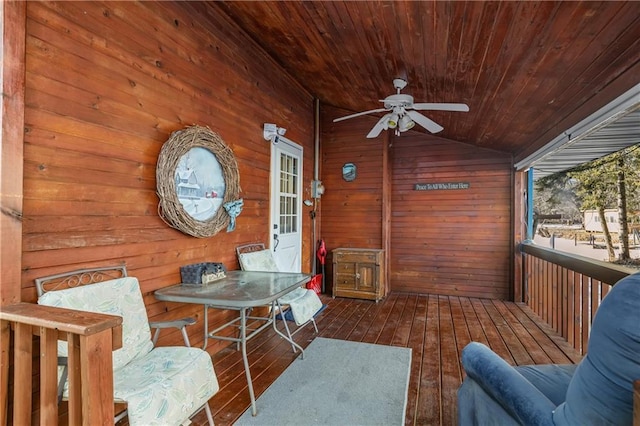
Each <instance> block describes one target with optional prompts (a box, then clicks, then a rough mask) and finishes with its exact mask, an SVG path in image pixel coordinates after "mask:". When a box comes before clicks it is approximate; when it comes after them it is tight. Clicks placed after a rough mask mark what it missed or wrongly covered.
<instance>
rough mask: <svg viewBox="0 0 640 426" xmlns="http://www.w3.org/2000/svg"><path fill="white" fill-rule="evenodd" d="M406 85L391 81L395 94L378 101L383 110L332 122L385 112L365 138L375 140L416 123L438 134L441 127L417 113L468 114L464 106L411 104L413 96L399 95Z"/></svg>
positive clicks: (366, 112)
mask: <svg viewBox="0 0 640 426" xmlns="http://www.w3.org/2000/svg"><path fill="white" fill-rule="evenodd" d="M406 85H407V82H406V80H404V79H402V78H396V79H394V80H393V87H395V88H396V91H397V92H396V94H395V95H390V96H387V97H386V98H384V99H380V102H383V103H384V108H378V109H372V110H369V111H363V112H358V113H355V114H351V115H347V116H344V117H340V118H336V119H335V120H333V121H334V122H337V121H342V120H348V119H350V118H354V117H359V116H361V115H366V114H372V113H376V112H383V111H386V112H387V113H386V114H385V115H384V116H383V117H382V118H381V119H380V120H379V121H378V122H377V123H376V125H375V126H373V128H372V129H371V131H370V132H369V134H368V135H367V138H375V137H377V136H378V135H379V134H380V132H382V131H383V130H388V129H395V132H396V135H400V132H406V131H407V130H409V129H411V128H412V127H413V126H415V125H416V123H418V124H419V125H421V126H422V127H424V128H425V129H427V130H428V131H430V132H431V133H438V132H439V131H441V130H442V129H443V127H442V126H441V125H439V124H438V123H436V122H435V121H433V120H431V119H430V118H427V117H425V116H424V115H423V114H421V113H419V112H418V111H426V110H438V111H461V112H468V111H469V107H468V106H467V105H466V104H447V103H417V104H414V103H413V96H411V95H405V94H402V93H400V91H401V90H402V89H404V88H405V86H406Z"/></svg>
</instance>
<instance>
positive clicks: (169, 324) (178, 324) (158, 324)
mask: <svg viewBox="0 0 640 426" xmlns="http://www.w3.org/2000/svg"><path fill="white" fill-rule="evenodd" d="M195 323H196V320H195V319H193V318H190V317H188V318H181V319H178V320H173V321H151V322H149V327H151V328H178V329H180V328H182V327H186V326H187V325H193V324H195Z"/></svg>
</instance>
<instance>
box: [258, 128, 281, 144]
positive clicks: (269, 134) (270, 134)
mask: <svg viewBox="0 0 640 426" xmlns="http://www.w3.org/2000/svg"><path fill="white" fill-rule="evenodd" d="M285 133H287V129H285V128H284V127H278V126H276V125H275V124H272V123H264V128H263V130H262V136H263V137H264V139H265V140H268V141H271V142H272V143H274V144H276V143H278V142H279V140H278V138H279V137H280V136H284V134H285Z"/></svg>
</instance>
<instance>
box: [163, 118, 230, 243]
mask: <svg viewBox="0 0 640 426" xmlns="http://www.w3.org/2000/svg"><path fill="white" fill-rule="evenodd" d="M156 181H157V192H158V198H160V203H159V204H158V214H159V215H160V218H162V220H163V221H164V222H165V223H166V224H167V225H169V226H171V227H172V228H175V229H177V230H179V231H181V232H184V233H185V234H188V235H191V236H194V237H198V238H206V237H211V236H213V235H215V234H217V233H218V232H219V231H220V230H221V229H222V228H224V227H225V226H227V225H229V223H230V221H231V222H232V225H235V216H237V214H239V210H238V208H240V209H241V207H242V200H238V194H239V192H240V176H239V173H238V164H237V163H236V159H235V157H234V155H233V151H231V149H230V148H229V147H228V146H227V145H226V144H225V143H224V141H223V140H222V138H221V137H220V135H218V134H217V133H215V132H213V131H211V130H210V129H209V128H207V127H202V126H197V125H194V126H190V127H187V128H185V129H182V130H177V131H175V132H173V133H172V134H171V136H170V137H169V139H167V141H166V142H165V143H164V145H163V146H162V149H161V150H160V155H159V157H158V164H157V166H156ZM230 205H231V206H234V205H235V206H236V208H235V209H233V208H232V209H229V206H230ZM223 206H224V208H222V207H223ZM238 206H239V207H238ZM229 210H231V211H233V210H235V212H233V214H234V215H235V216H233V217H232V216H230V215H229ZM229 228H232V227H231V226H229ZM231 230H232V229H231Z"/></svg>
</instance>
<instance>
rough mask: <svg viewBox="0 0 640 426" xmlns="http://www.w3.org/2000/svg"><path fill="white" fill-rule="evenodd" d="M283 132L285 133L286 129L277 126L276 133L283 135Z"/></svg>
mask: <svg viewBox="0 0 640 426" xmlns="http://www.w3.org/2000/svg"><path fill="white" fill-rule="evenodd" d="M285 133H287V129H285V128H284V127H278V134H279V135H280V136H284V134H285Z"/></svg>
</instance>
